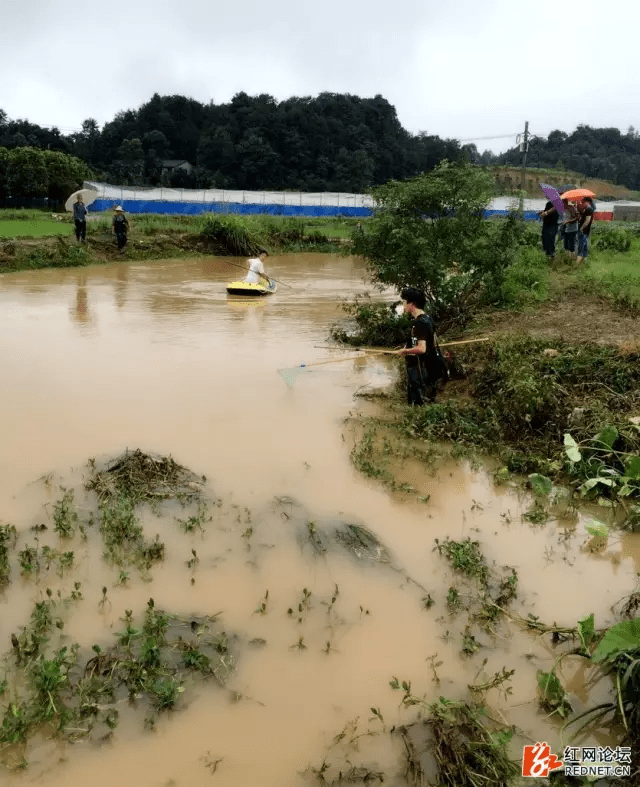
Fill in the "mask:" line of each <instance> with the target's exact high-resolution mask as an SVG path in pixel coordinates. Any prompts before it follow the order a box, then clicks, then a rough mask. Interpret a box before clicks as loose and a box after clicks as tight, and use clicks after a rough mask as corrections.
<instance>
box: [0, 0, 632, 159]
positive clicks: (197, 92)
mask: <svg viewBox="0 0 640 787" xmlns="http://www.w3.org/2000/svg"><path fill="white" fill-rule="evenodd" d="M639 29H640V0H618V2H615V3H606V2H604V1H603V0H598V1H597V2H596V0H578V2H576V3H554V2H546V3H531V2H522V0H485V2H484V3H481V2H478V1H477V0H473V2H472V1H471V0H367V2H364V0H323V1H320V0H313V2H311V0H271V1H270V2H256V0H244V2H233V0H224V2H221V0H171V2H166V0H128V2H114V3H106V2H101V3H96V2H92V1H91V0H88V2H79V1H78V0H75V2H70V3H60V2H59V1H58V2H53V0H0V109H4V111H5V112H6V113H7V115H8V116H9V118H10V119H12V120H15V119H18V118H25V119H27V120H30V121H31V122H33V123H37V124H39V125H42V126H57V127H58V128H59V129H60V130H61V131H62V132H63V133H70V132H71V131H74V130H79V129H80V126H81V124H82V121H83V120H85V119H86V118H89V117H93V118H95V119H96V120H97V121H98V123H99V125H100V127H102V126H103V125H104V123H105V122H107V121H109V120H112V119H113V117H114V115H115V114H116V113H117V112H119V111H121V110H126V109H137V108H138V107H139V106H140V105H141V104H143V103H144V102H145V101H148V100H149V98H151V96H152V95H153V94H154V93H160V94H161V95H171V94H181V95H185V96H189V97H191V98H195V99H196V100H198V101H201V102H203V103H208V102H209V101H213V102H214V103H216V104H220V103H225V102H227V101H229V100H230V99H231V98H232V97H233V95H235V94H236V93H238V92H240V91H244V92H246V93H248V94H249V95H257V94H259V93H268V94H270V95H272V96H274V97H275V98H276V99H277V100H283V99H286V98H289V97H291V96H316V95H317V94H318V93H322V92H325V91H328V92H333V93H351V94H353V95H358V96H361V97H371V96H374V95H376V94H378V93H379V94H381V95H382V96H384V97H385V98H386V99H387V100H388V101H389V102H390V103H391V104H393V105H394V106H395V108H396V110H397V113H398V118H399V120H400V122H401V123H402V125H403V126H404V127H405V128H406V129H407V130H409V131H411V132H413V133H417V132H419V131H425V132H427V133H429V134H437V135H439V136H441V137H451V138H455V139H459V140H462V141H467V140H473V141H474V142H475V144H476V145H477V147H478V149H479V150H480V151H483V150H485V149H489V150H493V151H494V152H500V151H502V150H506V149H507V148H509V147H512V146H513V145H514V144H515V135H516V134H517V133H522V131H523V130H524V123H525V121H526V120H528V121H529V129H530V132H531V133H532V134H537V135H539V136H546V135H547V134H548V133H549V132H550V131H552V130H554V129H556V128H557V129H561V130H562V131H566V132H568V133H570V132H571V131H573V130H574V129H575V128H576V126H577V125H578V124H581V123H582V124H587V125H590V126H595V127H602V126H614V127H617V128H619V129H621V131H623V132H626V131H627V129H628V127H629V126H630V125H633V126H635V127H636V128H640V89H639V88H640V79H639V77H638V73H639V72H640V69H639V67H638V63H637V58H638V56H637V51H638V31H639ZM488 137H493V139H487V138H488Z"/></svg>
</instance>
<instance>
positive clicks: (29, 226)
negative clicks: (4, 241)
mask: <svg viewBox="0 0 640 787" xmlns="http://www.w3.org/2000/svg"><path fill="white" fill-rule="evenodd" d="M69 231H70V230H69V227H68V226H65V224H63V223H62V222H59V221H56V220H55V219H49V218H45V217H44V215H43V214H40V215H39V216H38V217H35V218H29V219H27V220H26V221H21V220H19V219H13V220H11V219H10V220H5V219H1V218H0V238H43V237H51V236H52V235H61V234H65V235H66V234H67V233H68V232H69Z"/></svg>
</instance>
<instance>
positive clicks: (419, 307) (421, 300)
mask: <svg viewBox="0 0 640 787" xmlns="http://www.w3.org/2000/svg"><path fill="white" fill-rule="evenodd" d="M400 297H401V298H402V302H403V306H404V312H405V314H409V315H410V316H411V317H412V318H413V322H412V323H411V332H410V334H409V337H408V338H407V344H406V346H405V347H403V348H402V349H401V350H396V354H397V355H402V356H404V357H405V360H406V362H407V404H417V405H422V404H424V403H425V397H426V399H427V400H428V401H430V402H435V400H436V392H437V384H438V380H440V379H441V378H442V377H443V374H442V369H441V368H439V365H438V363H437V360H438V354H437V352H436V346H435V329H434V325H433V320H432V319H431V317H429V315H428V314H426V313H425V311H424V307H425V305H426V302H427V299H426V296H425V294H424V292H422V290H418V289H417V288H416V287H406V288H405V289H404V290H402V292H401V293H400Z"/></svg>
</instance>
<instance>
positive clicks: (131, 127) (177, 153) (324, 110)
mask: <svg viewBox="0 0 640 787" xmlns="http://www.w3.org/2000/svg"><path fill="white" fill-rule="evenodd" d="M354 130H355V131H354ZM29 144H35V145H37V146H38V148H43V149H47V148H49V149H50V150H43V151H38V152H39V153H40V152H42V153H49V152H50V153H52V154H53V153H54V152H55V155H61V154H60V153H59V152H58V151H64V153H70V154H73V156H78V157H80V158H81V159H83V160H84V161H85V162H87V166H89V167H91V168H93V169H94V170H96V171H99V172H101V173H103V177H104V178H105V179H106V180H108V181H110V182H112V183H124V184H131V185H165V186H169V185H170V186H173V187H175V188H212V187H214V188H223V189H259V190H262V189H267V190H269V191H273V190H274V189H277V190H289V191H291V190H294V191H298V190H301V191H310V192H322V191H339V192H362V191H364V190H366V189H367V188H368V187H369V186H370V184H372V183H376V184H377V183H384V182H385V181H388V180H389V179H391V178H400V179H402V178H406V177H412V176H414V175H416V174H418V173H419V172H426V171H428V170H430V169H432V168H433V166H434V165H435V164H436V163H437V162H438V161H440V159H442V158H445V157H447V158H450V159H457V158H460V157H461V156H462V155H463V151H462V150H461V148H460V145H459V144H458V143H457V142H456V141H454V140H444V139H440V138H439V137H437V136H429V135H427V134H424V133H420V134H416V135H414V134H411V133H409V132H408V131H406V130H405V129H404V128H403V127H402V125H401V124H400V122H399V121H398V117H397V114H396V111H395V109H394V107H393V106H392V105H391V104H390V103H389V102H388V101H387V100H386V99H385V98H383V97H382V96H380V95H377V96H374V97H372V98H360V97H359V96H354V95H349V94H339V93H321V94H320V95H318V96H315V97H310V96H305V97H292V98H289V99H285V100H284V101H276V100H275V99H274V98H273V97H272V96H269V95H267V94H261V95H259V96H248V95H247V94H246V93H243V92H241V93H238V94H237V95H235V96H234V97H233V98H232V99H231V100H230V101H229V102H227V103H225V104H218V105H216V104H214V103H213V102H209V103H207V104H201V103H200V102H198V101H196V100H194V99H192V98H187V97H185V96H179V95H171V96H160V95H158V94H157V93H156V94H155V95H154V96H153V97H152V98H151V99H150V100H149V101H147V102H145V103H144V104H142V106H140V107H139V108H137V109H129V110H127V111H125V112H119V113H118V114H117V115H116V116H115V117H114V118H113V119H112V120H111V121H109V122H108V123H106V124H105V126H104V127H103V129H102V130H101V129H100V128H99V126H98V123H97V122H96V120H94V119H93V118H87V119H86V120H85V121H84V122H83V123H82V131H80V132H78V133H74V134H70V135H66V136H65V135H61V134H60V132H59V131H58V130H57V129H47V128H42V127H40V126H38V125H36V124H34V123H30V122H28V121H27V120H19V121H18V120H16V121H14V120H10V119H9V118H7V116H6V114H5V113H4V112H2V111H1V110H0V145H6V146H7V147H9V148H12V149H16V150H25V149H27V150H32V148H25V146H27V145H29ZM166 159H173V160H184V161H188V162H189V164H190V165H192V166H191V168H190V171H185V170H184V169H177V170H174V171H167V169H166V168H164V167H163V162H164V161H165V160H166ZM2 174H3V173H2V160H1V159H0V197H2V196H3V195H2V192H1V189H2V184H3V177H2ZM73 190H74V189H73V188H71V189H69V192H68V193H70V192H71V191H73ZM11 193H12V194H13V195H16V194H17V193H18V192H16V191H13V192H11ZM67 196H68V194H67Z"/></svg>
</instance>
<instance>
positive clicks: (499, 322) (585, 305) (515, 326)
mask: <svg viewBox="0 0 640 787" xmlns="http://www.w3.org/2000/svg"><path fill="white" fill-rule="evenodd" d="M475 328H476V331H475V332H478V331H481V332H482V333H483V335H485V336H500V335H504V334H511V333H527V334H530V335H531V336H540V337H548V338H549V339H566V340H568V341H572V342H595V343H597V344H616V345H622V344H624V345H626V346H629V345H635V346H638V345H640V319H638V317H637V316H635V315H634V314H632V313H629V314H625V313H623V312H621V311H617V310H615V309H613V308H612V307H611V304H609V303H608V302H607V301H606V300H603V299H600V298H595V297H589V296H572V297H567V298H565V299H563V300H562V301H554V302H551V303H545V304H543V305H541V306H538V307H534V308H531V309H526V310H524V311H522V312H513V311H496V312H492V313H489V314H486V315H484V316H483V318H482V320H481V321H479V322H478V323H477V324H476V326H475Z"/></svg>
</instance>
